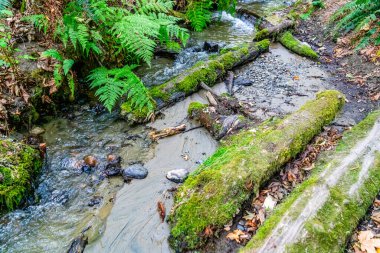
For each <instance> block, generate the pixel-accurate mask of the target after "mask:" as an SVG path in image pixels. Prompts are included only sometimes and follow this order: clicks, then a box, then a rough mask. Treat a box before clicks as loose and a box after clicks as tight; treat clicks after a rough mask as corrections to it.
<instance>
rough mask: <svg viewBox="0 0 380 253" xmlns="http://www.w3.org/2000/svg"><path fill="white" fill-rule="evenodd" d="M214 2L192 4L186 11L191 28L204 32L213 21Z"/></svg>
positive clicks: (206, 0)
mask: <svg viewBox="0 0 380 253" xmlns="http://www.w3.org/2000/svg"><path fill="white" fill-rule="evenodd" d="M211 8H212V1H210V0H203V1H199V2H198V1H197V2H192V3H191V4H190V5H189V6H188V7H187V11H186V17H187V18H188V19H189V20H190V22H191V26H192V27H193V29H194V30H195V31H202V30H203V29H204V28H205V27H206V26H207V24H208V23H209V22H210V21H211V18H212V13H211Z"/></svg>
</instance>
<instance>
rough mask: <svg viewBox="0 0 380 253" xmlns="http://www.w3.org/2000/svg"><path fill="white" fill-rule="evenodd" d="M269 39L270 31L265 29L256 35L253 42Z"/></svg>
mask: <svg viewBox="0 0 380 253" xmlns="http://www.w3.org/2000/svg"><path fill="white" fill-rule="evenodd" d="M268 37H269V31H268V29H263V30H261V31H259V32H257V33H256V34H255V37H254V39H253V41H260V40H263V39H266V38H268Z"/></svg>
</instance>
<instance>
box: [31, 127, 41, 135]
mask: <svg viewBox="0 0 380 253" xmlns="http://www.w3.org/2000/svg"><path fill="white" fill-rule="evenodd" d="M43 133H45V129H43V128H42V127H35V128H33V129H32V130H31V131H30V134H31V135H34V136H38V135H41V134H43Z"/></svg>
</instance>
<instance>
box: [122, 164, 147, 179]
mask: <svg viewBox="0 0 380 253" xmlns="http://www.w3.org/2000/svg"><path fill="white" fill-rule="evenodd" d="M122 175H123V178H124V179H125V180H129V179H131V178H134V179H144V178H146V177H147V176H148V170H147V169H146V168H145V167H144V166H143V165H142V164H139V163H136V164H133V165H131V166H129V167H127V168H126V169H124V170H123V172H122Z"/></svg>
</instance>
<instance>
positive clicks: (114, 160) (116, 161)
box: [107, 154, 121, 165]
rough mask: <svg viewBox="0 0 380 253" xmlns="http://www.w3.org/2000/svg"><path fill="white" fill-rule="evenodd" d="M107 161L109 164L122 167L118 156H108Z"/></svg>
mask: <svg viewBox="0 0 380 253" xmlns="http://www.w3.org/2000/svg"><path fill="white" fill-rule="evenodd" d="M107 161H108V164H112V165H116V164H118V165H120V163H121V157H120V156H117V155H112V154H110V155H108V156H107Z"/></svg>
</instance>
